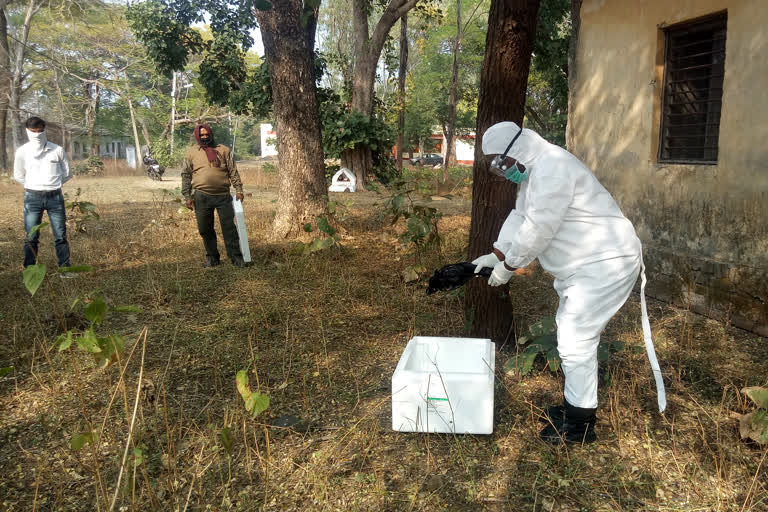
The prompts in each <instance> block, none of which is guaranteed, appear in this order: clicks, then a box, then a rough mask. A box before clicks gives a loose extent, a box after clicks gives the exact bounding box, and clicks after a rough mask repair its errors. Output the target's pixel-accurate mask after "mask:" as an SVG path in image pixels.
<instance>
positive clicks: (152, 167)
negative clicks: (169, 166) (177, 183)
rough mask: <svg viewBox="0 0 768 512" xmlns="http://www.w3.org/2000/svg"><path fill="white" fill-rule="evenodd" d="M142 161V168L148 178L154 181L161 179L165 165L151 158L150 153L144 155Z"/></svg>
mask: <svg viewBox="0 0 768 512" xmlns="http://www.w3.org/2000/svg"><path fill="white" fill-rule="evenodd" d="M143 161H144V170H145V171H146V173H147V176H149V177H150V179H152V180H154V181H162V180H163V173H164V172H165V167H163V166H162V165H160V164H159V163H158V161H157V160H155V159H154V158H152V155H144V158H143Z"/></svg>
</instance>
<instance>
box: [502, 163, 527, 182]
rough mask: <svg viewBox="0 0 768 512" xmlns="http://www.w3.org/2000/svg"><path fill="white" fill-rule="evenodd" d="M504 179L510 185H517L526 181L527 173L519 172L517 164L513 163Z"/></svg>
mask: <svg viewBox="0 0 768 512" xmlns="http://www.w3.org/2000/svg"><path fill="white" fill-rule="evenodd" d="M504 177H505V178H506V179H508V180H509V181H511V182H512V183H515V184H516V185H519V184H521V183H522V182H524V181H525V180H527V179H528V173H527V172H520V169H519V168H518V167H517V162H515V165H513V166H512V167H510V168H509V169H507V170H506V172H505V173H504Z"/></svg>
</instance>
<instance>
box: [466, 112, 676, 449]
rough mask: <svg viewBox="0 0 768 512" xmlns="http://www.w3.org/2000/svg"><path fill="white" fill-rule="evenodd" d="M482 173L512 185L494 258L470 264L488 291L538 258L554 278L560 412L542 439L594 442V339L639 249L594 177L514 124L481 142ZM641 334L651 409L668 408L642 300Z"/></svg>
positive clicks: (623, 291) (638, 263)
mask: <svg viewBox="0 0 768 512" xmlns="http://www.w3.org/2000/svg"><path fill="white" fill-rule="evenodd" d="M482 149H483V153H484V154H485V155H486V156H488V157H489V158H491V157H492V158H493V160H492V163H491V166H490V170H491V172H493V173H494V174H496V175H498V176H503V177H505V178H506V179H508V180H509V181H512V182H513V183H516V184H518V185H519V190H518V193H517V202H516V204H515V209H514V210H512V211H511V212H510V214H509V216H508V217H507V219H506V221H505V222H504V224H503V225H502V227H501V230H500V232H499V235H498V237H497V240H496V242H495V243H494V244H493V249H494V250H493V252H491V253H489V254H486V255H484V256H481V257H479V258H477V259H476V260H474V261H473V262H472V263H474V264H475V265H477V267H476V269H475V271H476V272H479V271H480V270H481V269H482V268H484V267H492V268H493V273H492V274H491V277H490V278H489V279H488V284H489V285H490V286H500V285H503V284H506V283H507V282H508V281H509V280H510V278H511V277H512V275H513V270H514V269H516V268H523V267H526V266H527V265H529V264H530V263H531V262H532V261H533V260H534V259H536V258H538V260H539V262H540V264H541V266H542V267H543V268H544V270H546V271H548V272H549V273H551V274H552V275H554V277H555V281H554V287H555V290H556V291H557V294H558V296H559V297H560V304H559V307H558V309H557V315H556V321H557V349H558V352H559V354H560V359H562V368H563V373H564V375H565V390H564V402H563V405H561V406H553V407H549V408H548V410H547V414H548V418H547V422H548V425H547V426H546V427H545V428H544V430H542V431H541V438H542V439H543V440H545V441H549V442H561V441H565V442H591V441H594V440H595V431H594V425H595V412H596V410H597V348H598V344H599V342H600V333H601V332H602V331H603V329H604V328H605V326H606V324H607V323H608V321H609V320H610V319H611V317H613V315H614V314H616V312H617V311H618V310H619V308H621V306H622V305H623V304H624V302H625V301H626V300H627V298H628V297H629V295H630V293H631V292H632V289H633V287H634V285H635V282H636V281H637V277H638V275H640V274H641V272H642V278H643V279H642V283H643V288H644V286H645V274H644V267H643V261H642V246H641V243H640V239H639V238H638V237H637V235H636V234H635V229H634V227H633V226H632V223H631V222H630V221H629V220H628V219H627V218H626V217H624V215H623V214H622V213H621V210H620V209H619V207H618V205H617V204H616V202H615V201H614V199H613V197H611V195H610V194H609V193H608V191H607V190H606V189H605V188H604V187H603V186H602V185H601V184H600V182H599V181H598V180H597V178H596V177H595V176H594V174H592V172H591V171H590V170H589V169H588V168H587V167H586V166H585V165H584V164H583V163H582V162H581V161H579V159H577V158H576V157H575V156H573V155H572V154H571V153H569V152H568V151H566V150H564V149H562V148H560V147H558V146H555V145H553V144H550V143H548V142H547V141H546V140H544V139H543V138H542V137H541V136H539V135H538V134H537V133H536V132H534V131H533V130H529V129H521V128H520V127H518V126H517V124H515V123H513V122H503V123H498V124H495V125H493V126H491V127H490V128H489V129H488V130H487V131H486V132H485V135H484V136H483V146H482ZM641 299H642V300H641V302H642V309H643V331H644V334H645V341H646V348H647V349H648V355H649V359H650V360H651V366H652V368H653V370H654V377H655V378H656V385H657V392H658V398H659V409H660V411H663V410H664V408H665V406H666V400H665V398H664V387H663V382H662V380H661V372H660V370H659V368H658V362H657V361H656V356H655V352H654V350H653V342H652V341H651V336H650V324H649V323H648V318H647V313H646V308H645V296H644V295H642V294H641Z"/></svg>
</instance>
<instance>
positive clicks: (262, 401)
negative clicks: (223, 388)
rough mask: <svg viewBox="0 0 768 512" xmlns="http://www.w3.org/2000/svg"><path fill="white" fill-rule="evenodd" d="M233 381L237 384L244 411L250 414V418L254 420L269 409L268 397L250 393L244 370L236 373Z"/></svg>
mask: <svg viewBox="0 0 768 512" xmlns="http://www.w3.org/2000/svg"><path fill="white" fill-rule="evenodd" d="M235 381H236V382H237V391H238V392H239V393H240V396H241V397H243V400H244V401H245V409H246V410H247V411H248V412H250V413H251V417H253V418H255V417H256V416H258V415H259V414H261V413H262V412H264V411H265V410H266V409H267V407H269V397H268V396H267V395H264V394H261V393H254V392H252V391H251V387H250V385H249V384H248V373H247V372H246V371H245V370H240V371H239V372H237V375H236V376H235Z"/></svg>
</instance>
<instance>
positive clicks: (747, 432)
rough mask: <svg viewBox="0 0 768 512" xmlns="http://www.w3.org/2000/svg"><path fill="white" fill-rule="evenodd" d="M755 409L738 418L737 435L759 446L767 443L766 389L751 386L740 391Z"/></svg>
mask: <svg viewBox="0 0 768 512" xmlns="http://www.w3.org/2000/svg"><path fill="white" fill-rule="evenodd" d="M741 392H742V393H744V394H745V395H747V396H748V397H749V398H750V400H752V401H753V402H754V403H755V405H756V406H757V408H756V409H755V410H754V411H752V412H750V413H747V414H744V415H741V416H740V417H739V434H740V435H741V438H742V439H752V440H753V441H755V442H757V443H759V444H766V443H768V388H766V387H761V386H752V387H749V388H744V389H742V390H741Z"/></svg>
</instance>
